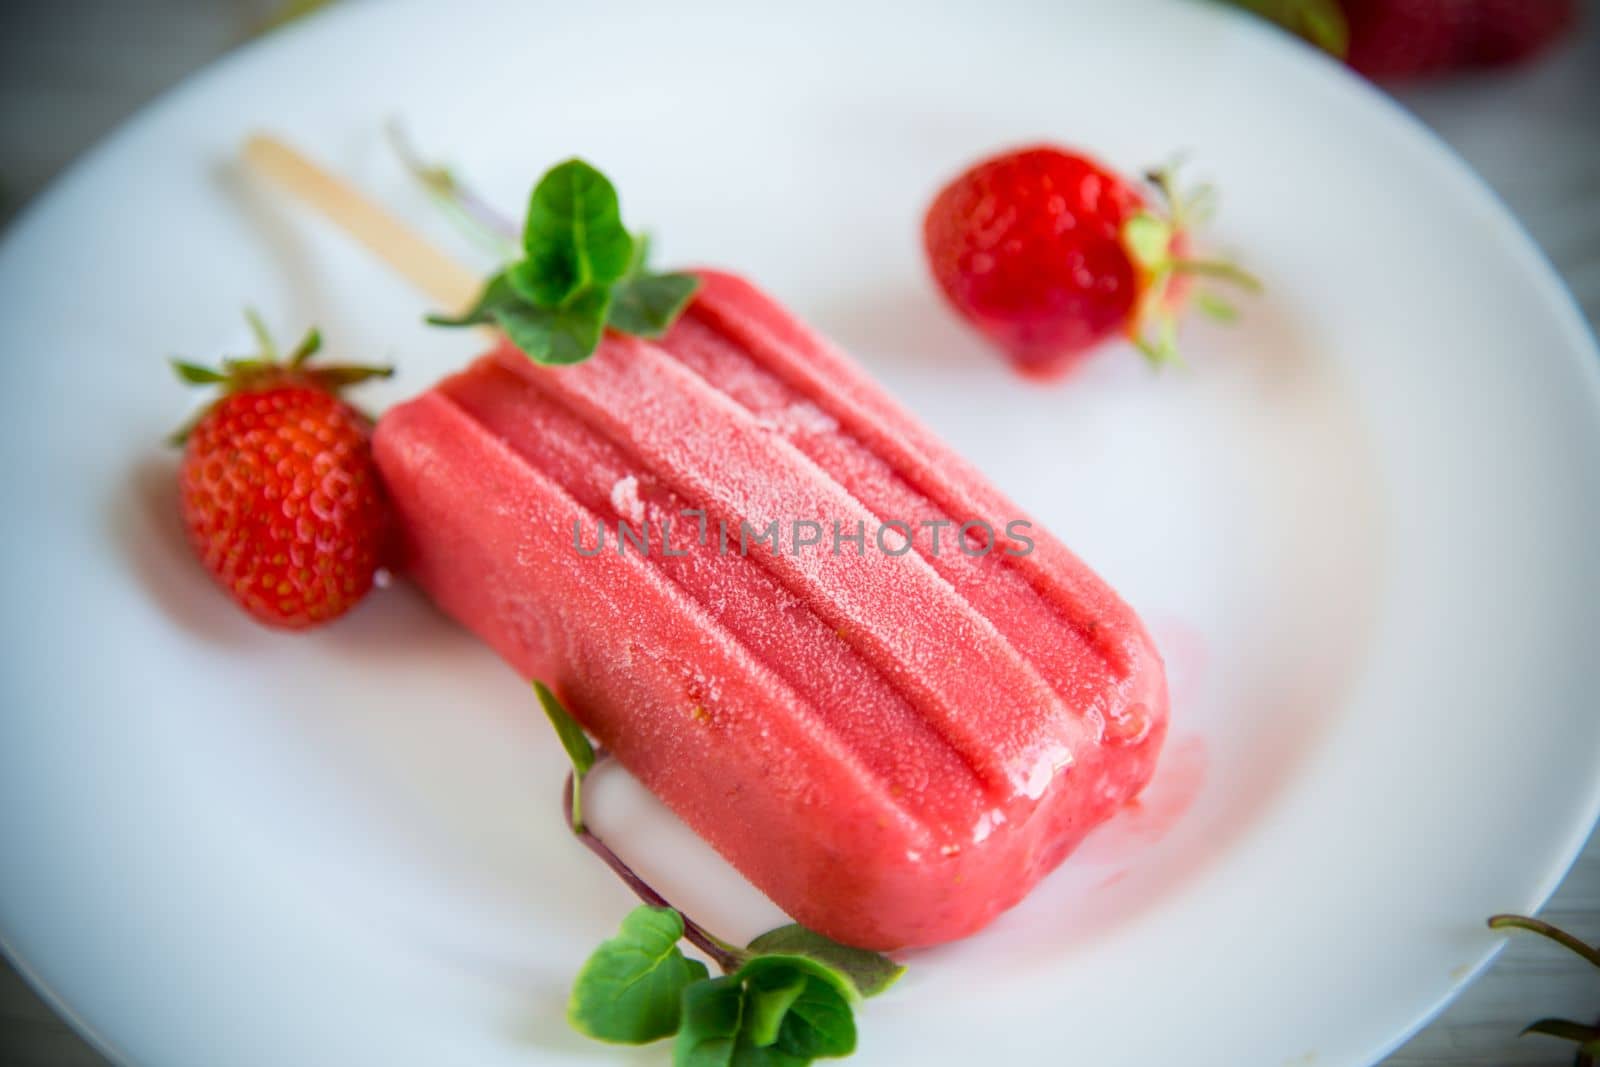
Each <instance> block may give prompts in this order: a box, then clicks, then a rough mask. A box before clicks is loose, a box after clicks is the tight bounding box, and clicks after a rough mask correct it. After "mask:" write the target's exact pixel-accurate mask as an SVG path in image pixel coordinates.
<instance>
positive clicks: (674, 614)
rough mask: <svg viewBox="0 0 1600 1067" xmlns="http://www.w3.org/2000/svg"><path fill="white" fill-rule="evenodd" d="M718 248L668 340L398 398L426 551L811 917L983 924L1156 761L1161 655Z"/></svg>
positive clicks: (1161, 721)
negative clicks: (725, 269)
mask: <svg viewBox="0 0 1600 1067" xmlns="http://www.w3.org/2000/svg"><path fill="white" fill-rule="evenodd" d="M701 277H702V279H703V285H702V288H701V290H700V292H699V294H698V295H697V296H696V298H695V300H694V303H693V304H692V305H691V306H690V308H689V310H688V312H687V313H686V314H685V315H684V316H683V317H682V318H681V319H680V320H679V321H678V322H677V323H676V324H675V325H674V326H673V328H672V329H671V331H670V332H669V333H668V334H667V336H666V337H665V338H663V339H662V340H660V341H659V342H651V341H646V340H643V339H640V338H636V337H628V336H622V335H610V336H608V337H607V338H606V340H605V341H604V342H603V343H602V344H601V346H600V350H599V351H598V353H597V354H596V355H595V356H594V357H593V358H592V359H590V360H589V361H587V362H585V363H583V364H580V365H577V366H572V367H560V368H550V367H542V366H538V365H535V364H533V363H532V362H530V361H529V360H528V359H527V358H526V357H525V356H524V355H523V354H522V353H520V352H518V351H517V350H515V349H514V348H512V347H510V346H509V345H503V346H501V347H500V348H497V349H496V350H494V351H492V352H490V353H489V354H488V355H485V356H483V357H482V358H480V359H479V360H477V361H476V362H475V363H473V364H472V365H471V366H470V367H469V368H468V369H467V370H465V371H463V372H462V373H460V374H457V375H455V376H454V377H451V378H448V379H446V380H445V381H443V382H441V383H440V384H439V385H438V386H436V387H435V388H433V389H431V390H429V391H428V392H426V393H424V394H423V395H422V396H420V397H418V398H417V399H415V400H413V401H411V402H409V403H406V404H403V405H401V406H399V407H397V408H395V409H394V410H392V411H390V412H389V413H388V414H387V415H385V416H384V417H383V419H382V420H381V421H380V423H379V425H378V429H377V433H376V437H375V448H376V451H377V459H378V464H379V467H380V469H381V470H382V472H383V474H384V477H385V479H386V480H387V484H388V489H389V493H390V496H391V498H392V500H393V502H394V506H395V508H396V510H397V513H398V515H399V518H400V524H401V527H402V530H403V533H404V539H405V553H406V562H407V566H408V567H409V570H410V573H411V574H412V576H413V577H414V578H415V579H416V581H417V582H418V583H420V584H421V586H422V587H423V589H425V590H426V591H427V592H428V593H429V595H431V596H432V597H433V599H434V600H435V601H437V602H438V604H439V605H440V606H441V607H442V608H443V609H444V610H445V611H447V612H449V613H450V614H451V615H453V616H454V617H455V618H457V619H459V620H460V621H461V622H462V623H463V624H464V625H466V626H468V627H470V628H471V629H472V630H474V631H475V632H476V633H478V634H479V635H480V636H481V637H482V638H483V639H484V640H485V641H487V642H488V643H489V644H490V645H492V646H493V647H494V648H495V649H496V651H498V652H499V654H500V655H501V656H503V657H504V658H505V659H506V661H507V662H509V663H510V664H511V665H512V666H513V667H514V668H515V669H516V670H517V671H519V672H520V673H521V674H523V675H524V676H525V677H529V678H540V679H543V680H545V681H546V682H548V683H549V684H551V685H552V686H553V687H554V688H555V689H556V690H557V692H558V693H560V695H561V696H562V698H563V699H564V700H565V701H566V702H567V704H568V706H569V707H571V708H572V710H573V712H574V713H575V714H576V715H577V716H578V718H579V719H580V720H581V721H582V722H583V724H584V725H585V727H587V728H588V729H589V730H590V731H591V732H592V733H593V734H594V736H595V737H596V738H597V739H598V740H599V741H600V742H601V743H602V744H604V745H605V746H606V747H607V748H609V749H610V750H611V751H612V752H614V753H615V754H616V756H617V757H618V758H619V759H620V760H621V762H622V763H623V764H624V765H625V766H626V767H627V768H628V769H629V770H630V771H631V772H632V773H633V774H634V775H635V776H637V777H638V779H639V780H640V781H641V782H643V783H644V785H645V786H646V787H648V788H649V789H650V790H651V791H652V792H654V793H655V794H656V795H657V796H658V797H660V798H661V799H662V800H663V801H664V802H665V803H666V804H667V805H668V806H669V807H671V808H672V809H673V810H674V811H675V812H677V814H678V815H679V816H681V817H682V818H683V819H684V820H685V821H686V822H687V823H688V824H689V825H690V826H691V827H693V828H694V830H695V831H696V832H698V833H699V834H701V835H702V836H703V837H704V838H705V839H706V840H707V841H709V842H710V843H711V844H712V845H713V846H715V847H716V848H717V850H718V851H719V852H721V853H722V855H724V856H725V857H726V858H727V859H728V860H729V861H730V862H731V863H732V864H733V865H734V866H735V867H737V868H738V869H739V870H740V871H741V872H743V873H744V875H745V876H746V877H748V878H749V879H750V881H751V882H753V883H754V884H755V885H756V886H757V887H759V888H760V889H761V890H763V891H764V892H765V893H766V894H767V895H768V896H770V897H771V898H772V899H773V901H775V902H776V903H777V904H778V905H779V906H780V907H782V908H783V909H784V910H785V911H786V912H788V913H789V914H790V915H792V916H794V918H795V919H797V920H798V921H800V922H802V923H804V924H805V925H807V926H810V927H812V928H813V929H816V930H818V931H820V932H822V933H824V934H827V935H829V936H831V937H834V938H836V939H838V940H840V941H843V942H846V943H849V944H853V945H859V946H862V947H866V948H874V949H889V948H899V947H905V946H915V945H928V944H933V943H936V942H941V941H948V940H951V939H953V938H957V937H962V936H965V935H967V934H970V933H972V932H973V931H975V930H977V929H979V928H980V927H982V926H983V925H985V924H986V923H987V922H989V921H990V920H991V919H993V918H994V917H995V916H996V915H997V914H999V913H1000V912H1001V911H1003V910H1005V909H1006V908H1008V907H1010V906H1011V905H1013V904H1015V903H1016V902H1017V901H1018V900H1020V899H1021V898H1022V897H1023V896H1024V895H1025V894H1026V893H1027V892H1028V891H1029V890H1030V889H1031V888H1032V887H1033V886H1034V885H1035V884H1037V882H1038V881H1039V879H1040V878H1042V877H1043V876H1044V875H1045V874H1046V873H1048V872H1049V871H1050V870H1052V869H1053V868H1054V867H1055V866H1056V865H1057V864H1059V863H1060V862H1061V861H1062V859H1063V858H1065V857H1066V855H1067V854H1068V853H1069V852H1071V851H1072V849H1073V848H1074V846H1076V845H1077V844H1078V842H1079V841H1081V840H1082V839H1083V837H1084V835H1085V834H1087V833H1088V832H1089V831H1090V830H1091V829H1092V828H1094V827H1095V826H1096V825H1098V824H1099V823H1101V822H1103V821H1104V820H1105V819H1106V818H1107V817H1108V816H1109V815H1111V814H1112V813H1113V812H1114V811H1115V810H1116V809H1117V808H1118V807H1119V806H1120V805H1122V804H1123V803H1125V802H1126V801H1128V800H1129V799H1131V798H1132V797H1134V796H1136V795H1137V794H1138V792H1139V790H1140V789H1142V788H1143V787H1144V785H1145V783H1146V782H1147V781H1148V780H1149V778H1150V775H1151V772H1152V770H1153V769H1154V765H1155V760H1156V756H1157V753H1158V752H1159V750H1160V747H1161V742H1162V739H1163V737H1164V735H1165V732H1166V722H1167V692H1166V680H1165V676H1164V674H1163V671H1162V666H1161V659H1160V657H1159V655H1158V654H1157V653H1156V650H1155V647H1154V646H1153V645H1152V644H1151V641H1150V638H1149V636H1148V635H1147V634H1146V633H1145V630H1144V627H1143V626H1142V625H1141V624H1140V622H1139V620H1138V618H1137V617H1136V616H1135V615H1134V614H1133V612H1132V611H1131V610H1130V609H1129V608H1128V606H1127V605H1126V604H1124V603H1123V602H1122V601H1121V600H1120V599H1119V598H1118V597H1117V595H1116V594H1115V593H1114V592H1112V590H1111V589H1110V588H1109V587H1107V586H1106V585H1105V583H1103V582H1102V581H1100V579H1099V578H1097V577H1096V576H1095V575H1094V574H1093V573H1092V572H1090V570H1089V569H1088V568H1087V567H1085V566H1084V564H1083V563H1082V562H1080V561H1079V560H1078V559H1077V558H1076V557H1074V556H1073V555H1072V554H1071V553H1070V552H1068V551H1067V550H1066V549H1065V548H1064V547H1062V546H1061V545H1060V544H1059V543H1058V542H1057V541H1056V540H1055V539H1054V538H1053V537H1051V536H1050V535H1049V533H1047V532H1046V531H1045V530H1043V529H1042V528H1041V527H1039V526H1038V525H1027V523H1028V519H1027V516H1026V515H1025V514H1024V513H1023V512H1021V511H1020V510H1018V509H1017V508H1016V507H1015V506H1014V505H1013V504H1011V503H1010V502H1009V501H1007V500H1006V499H1005V498H1004V497H1003V496H1002V495H1001V494H1000V493H999V492H998V491H996V490H995V489H994V488H993V487H992V486H991V485H989V483H988V482H987V481H986V480H985V479H984V478H983V476H982V475H980V474H979V473H978V472H977V471H976V470H974V469H973V468H972V467H970V466H969V465H967V464H966V463H965V462H963V461H962V460H961V459H960V457H958V456H956V455H955V454H954V453H953V452H951V450H950V449H949V448H948V447H946V446H945V445H944V444H942V443H941V442H940V441H939V440H938V439H937V438H935V437H934V436H933V435H932V434H931V433H930V432H929V431H928V430H926V429H925V428H923V427H922V426H920V425H919V424H918V423H917V422H916V421H915V420H914V419H912V418H911V417H910V416H909V415H908V414H907V413H906V412H904V411H903V410H902V409H901V408H900V407H898V406H897V405H896V404H895V403H894V402H893V401H892V400H890V399H889V398H888V397H887V396H886V395H885V394H884V393H883V392H882V390H880V389H879V388H878V386H876V385H875V384H874V383H873V382H872V381H871V380H870V379H869V378H868V377H867V376H866V375H865V374H864V373H863V372H862V371H861V369H860V368H859V367H857V366H856V365H855V364H854V363H853V362H852V361H851V360H850V359H849V358H848V357H846V356H845V355H843V354H842V353H840V352H839V351H838V350H836V349H834V348H833V347H832V346H830V345H829V344H828V343H827V342H825V341H824V340H822V339H821V338H820V337H818V336H817V335H816V334H814V333H813V332H811V331H810V330H809V329H808V328H807V327H806V326H804V325H803V324H802V323H800V322H799V321H798V320H796V319H795V318H794V317H793V316H792V315H790V314H789V313H788V312H786V311H785V310H784V309H783V308H781V307H780V306H778V305H777V304H776V303H775V302H773V301H772V300H771V299H770V298H768V297H767V296H765V295H764V294H762V293H761V292H759V291H758V290H756V289H755V288H754V287H752V286H751V285H749V284H748V283H746V282H744V281H743V280H741V279H739V278H737V277H734V276H732V275H728V274H722V273H717V272H710V271H707V272H703V273H702V275H701ZM619 521H621V522H622V523H624V524H625V525H626V528H627V530H628V531H630V532H631V533H632V534H633V537H632V538H631V539H630V540H628V541H627V542H626V543H625V545H624V546H623V548H622V549H621V550H619V548H618V541H617V537H616V533H617V528H618V522H619ZM980 521H981V522H982V523H986V524H987V528H988V530H990V531H992V535H990V534H986V533H984V527H982V526H980V525H978V522H980ZM773 522H776V523H777V527H776V530H775V531H773V536H772V537H771V538H770V539H757V538H758V537H759V536H760V535H764V534H766V533H768V531H769V530H770V529H771V527H770V525H769V524H771V523H773ZM886 523H888V524H889V525H885V524H886ZM797 524H799V525H797ZM810 524H815V527H816V528H815V529H813V527H812V526H811V525H810ZM940 524H943V525H940ZM963 524H968V525H967V526H966V530H965V533H963V531H962V529H961V528H962V526H963ZM601 529H604V531H605V533H604V537H605V541H604V547H603V549H599V548H598V544H599V543H598V542H597V540H596V539H597V537H598V536H600V534H599V531H600V530H601ZM575 531H576V532H575ZM722 531H726V533H725V535H724V534H723V532H722ZM858 531H859V532H860V533H861V535H862V536H861V540H860V542H859V543H860V548H859V549H858V547H857V545H858V542H857V540H856V539H855V535H856V534H857V533H858ZM641 532H642V535H643V536H642V538H641ZM819 532H820V533H819ZM908 532H909V534H910V537H909V538H906V537H905V536H904V535H905V534H906V533H908ZM741 533H743V534H745V536H744V538H743V541H742V543H741ZM814 536H817V537H818V540H817V541H816V543H808V542H811V541H812V539H813V537H814ZM724 537H725V543H726V548H725V549H724V547H723V544H724ZM641 539H642V540H643V541H644V543H645V545H646V548H647V550H641V548H640V541H641ZM664 546H665V549H670V554H669V553H668V551H666V550H664ZM741 548H742V551H741Z"/></svg>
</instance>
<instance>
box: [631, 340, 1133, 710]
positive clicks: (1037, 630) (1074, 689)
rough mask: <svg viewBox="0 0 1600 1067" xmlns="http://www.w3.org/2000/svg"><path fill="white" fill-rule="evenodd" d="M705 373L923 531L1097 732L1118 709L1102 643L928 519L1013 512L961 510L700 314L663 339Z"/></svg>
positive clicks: (916, 539) (876, 508)
mask: <svg viewBox="0 0 1600 1067" xmlns="http://www.w3.org/2000/svg"><path fill="white" fill-rule="evenodd" d="M660 343H661V345H662V347H664V348H666V349H667V350H668V351H669V352H671V353H672V354H673V355H674V356H675V357H676V358H677V359H679V360H680V361H682V362H683V363H684V364H685V365H686V366H688V367H690V368H691V369H693V370H694V371H695V372H696V373H697V374H699V375H700V376H701V377H702V378H705V379H706V380H708V381H713V382H716V383H717V385H718V387H719V388H720V389H721V390H722V391H723V392H724V393H726V394H727V395H728V396H729V397H730V399H732V400H734V401H735V402H736V403H738V404H740V405H741V406H743V407H744V408H745V409H746V410H747V411H749V412H750V413H751V414H752V415H753V416H754V417H755V418H757V419H758V420H759V421H761V422H762V423H763V424H764V425H766V426H768V427H769V428H771V429H772V431H773V432H775V433H779V434H781V435H782V436H783V437H785V438H786V439H787V440H789V441H790V442H791V443H792V444H793V445H794V446H795V447H796V448H798V449H799V450H800V451H801V452H803V453H804V454H805V455H806V456H807V457H809V458H810V459H811V460H812V461H813V462H814V463H816V464H817V465H818V466H819V467H821V468H822V469H823V470H825V471H827V472H828V473H829V474H830V475H831V476H832V477H833V478H834V479H835V480H836V481H838V482H839V484H840V485H841V486H843V487H844V488H845V489H846V490H847V491H848V492H850V493H851V494H852V495H853V496H855V497H856V498H857V499H858V500H859V501H860V502H861V503H862V504H864V505H865V506H866V507H867V508H868V510H870V511H871V512H873V513H874V514H876V515H879V516H893V517H896V518H898V519H900V520H901V521H905V522H907V523H909V524H911V525H912V526H913V527H915V530H914V535H913V537H912V542H913V546H914V548H915V550H916V551H917V552H918V553H919V554H921V556H922V557H923V558H924V559H925V560H927V561H928V563H929V564H930V565H931V566H932V567H933V568H934V570H935V571H937V572H938V573H939V574H940V575H941V576H942V577H944V578H945V579H946V580H947V581H949V582H950V583H951V585H952V586H954V587H955V588H956V590H957V591H958V592H959V593H960V594H961V595H962V596H964V597H965V598H966V599H967V600H968V601H970V602H971V603H972V604H973V606H974V607H975V608H977V610H978V611H979V612H980V613H982V614H983V615H984V616H985V617H986V618H988V619H990V620H991V621H992V622H993V623H994V624H995V626H996V628H998V629H999V630H1000V631H1001V632H1002V633H1003V634H1004V635H1005V636H1006V638H1007V639H1008V640H1010V641H1011V642H1012V643H1013V644H1014V645H1016V646H1017V648H1018V649H1019V651H1021V653H1022V654H1023V655H1024V656H1025V657H1026V658H1027V659H1028V660H1029V661H1031V662H1032V663H1034V665H1035V666H1036V667H1038V668H1039V670H1040V671H1041V673H1043V674H1044V676H1045V677H1046V678H1047V680H1049V681H1050V683H1051V685H1053V686H1054V687H1055V688H1056V690H1057V692H1059V693H1060V694H1062V696H1063V697H1064V698H1065V699H1066V700H1067V702H1068V704H1069V705H1070V706H1072V707H1073V708H1077V709H1080V711H1081V714H1082V717H1083V718H1084V719H1085V720H1086V722H1087V723H1088V724H1089V725H1090V727H1091V728H1092V729H1094V730H1095V731H1096V732H1097V733H1098V731H1099V729H1100V726H1101V722H1102V720H1103V718H1105V717H1106V715H1107V714H1108V713H1111V714H1114V713H1115V712H1116V711H1117V710H1118V709H1116V708H1115V707H1106V706H1105V705H1107V704H1108V703H1114V696H1113V695H1112V694H1113V693H1114V691H1115V690H1116V688H1117V687H1118V686H1119V685H1120V683H1121V682H1122V681H1123V679H1122V678H1121V677H1119V676H1118V673H1117V672H1116V670H1115V669H1114V668H1113V666H1112V665H1111V664H1109V663H1107V661H1106V659H1105V657H1104V655H1103V654H1102V652H1101V650H1100V648H1099V646H1098V645H1097V644H1096V643H1094V642H1091V641H1090V640H1089V639H1088V638H1087V637H1086V636H1085V635H1084V634H1083V633H1082V631H1080V630H1079V629H1078V628H1077V627H1075V626H1074V625H1073V624H1072V621H1071V619H1070V618H1068V616H1067V613H1066V612H1065V611H1064V610H1063V606H1062V605H1061V604H1059V603H1057V602H1056V601H1055V600H1054V599H1052V598H1051V597H1050V596H1048V595H1046V593H1045V592H1044V591H1042V590H1041V589H1040V588H1039V587H1038V584H1037V583H1035V582H1033V581H1032V580H1031V579H1030V578H1029V576H1028V575H1027V574H1025V573H1024V572H1023V571H1021V570H1019V569H1018V568H1016V567H1015V566H1013V565H1012V564H1011V562H1010V561H1009V560H1008V559H1007V558H1006V556H1005V555H1004V551H1003V549H1002V547H1001V543H1000V541H999V539H998V538H997V540H996V543H994V544H992V545H990V551H989V552H988V553H987V554H984V555H976V556H975V555H968V554H967V551H966V549H965V548H964V547H960V546H959V545H958V541H959V540H960V533H959V531H958V530H957V529H953V528H950V529H946V530H944V531H941V533H942V536H941V537H940V544H939V546H938V548H937V550H936V549H935V545H934V537H935V535H934V534H933V533H932V532H931V531H930V530H929V529H928V528H927V527H925V526H923V525H921V524H922V522H924V521H936V522H943V523H944V524H945V526H946V527H954V526H955V525H957V524H959V523H960V522H962V521H963V520H966V519H985V520H992V526H993V527H994V529H995V531H996V533H999V532H1000V531H1001V530H1002V529H1003V528H1004V525H1005V523H1006V522H1008V521H1010V519H1011V518H1015V517H1018V516H1017V515H1016V514H1015V513H1014V512H1012V513H1009V514H1007V515H992V516H977V515H965V516H952V515H950V514H949V513H947V512H945V511H944V510H943V509H941V508H940V507H939V505H938V504H937V503H936V502H935V501H933V500H931V499H929V498H928V497H927V496H926V495H924V494H923V493H921V492H920V491H919V490H918V489H917V488H916V486H915V485H913V484H912V483H910V482H908V481H907V480H906V479H905V478H903V477H901V475H900V473H899V472H898V471H897V470H895V468H893V467H892V466H891V465H890V464H889V463H887V462H886V461H885V460H883V459H882V458H880V457H879V456H877V455H876V454H874V453H873V452H872V451H870V450H869V449H868V448H867V447H866V446H865V445H863V444H862V443H861V442H860V441H859V440H858V439H857V438H856V437H855V436H853V435H852V434H850V433H849V432H848V428H846V427H845V426H843V425H841V424H840V423H839V421H838V420H836V419H835V418H834V417H833V416H832V415H831V414H830V413H829V412H828V411H827V410H825V409H824V408H823V407H822V406H821V405H820V404H817V403H814V402H812V400H811V399H810V398H807V397H806V396H805V395H804V394H803V393H801V392H799V391H798V390H797V389H796V388H795V387H794V386H792V385H791V384H789V383H788V382H787V381H785V380H783V379H782V378H780V377H779V376H778V375H776V374H775V373H773V372H772V371H770V370H768V369H767V368H766V367H764V366H762V365H760V364H759V363H757V362H755V361H753V360H752V359H751V358H750V356H749V354H748V353H747V351H746V349H745V348H744V346H743V345H741V344H739V343H738V342H736V341H734V340H731V339H729V338H728V337H726V336H725V335H724V334H722V333H720V332H719V331H718V330H717V328H716V325H715V323H714V322H712V321H707V319H706V318H705V317H704V316H701V315H697V314H695V313H693V312H691V313H690V314H689V315H686V316H685V317H684V318H683V319H681V320H679V322H678V323H677V324H676V325H675V326H674V327H673V329H672V331H671V332H670V333H669V334H668V335H667V336H666V337H665V338H663V339H662V341H661V342H660Z"/></svg>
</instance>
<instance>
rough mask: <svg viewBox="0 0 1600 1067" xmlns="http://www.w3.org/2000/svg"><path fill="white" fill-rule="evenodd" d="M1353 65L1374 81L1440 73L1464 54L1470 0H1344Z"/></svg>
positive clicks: (1349, 57)
mask: <svg viewBox="0 0 1600 1067" xmlns="http://www.w3.org/2000/svg"><path fill="white" fill-rule="evenodd" d="M1343 7H1344V14H1345V19H1346V21H1347V22H1348V23H1349V26H1350V45H1349V50H1348V52H1346V54H1345V59H1346V61H1347V62H1348V63H1349V64H1350V66H1351V67H1353V68H1355V69H1356V70H1357V71H1359V72H1361V73H1362V74H1364V75H1366V76H1367V77H1369V78H1373V79H1375V80H1378V81H1400V80H1404V79H1407V78H1420V77H1424V76H1426V75H1429V74H1439V73H1442V72H1444V71H1447V70H1454V69H1456V68H1458V67H1460V66H1461V65H1462V64H1463V63H1464V62H1465V61H1466V59H1467V56H1468V51H1469V46H1470V41H1471V31H1472V7H1473V0H1344V3H1343Z"/></svg>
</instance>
